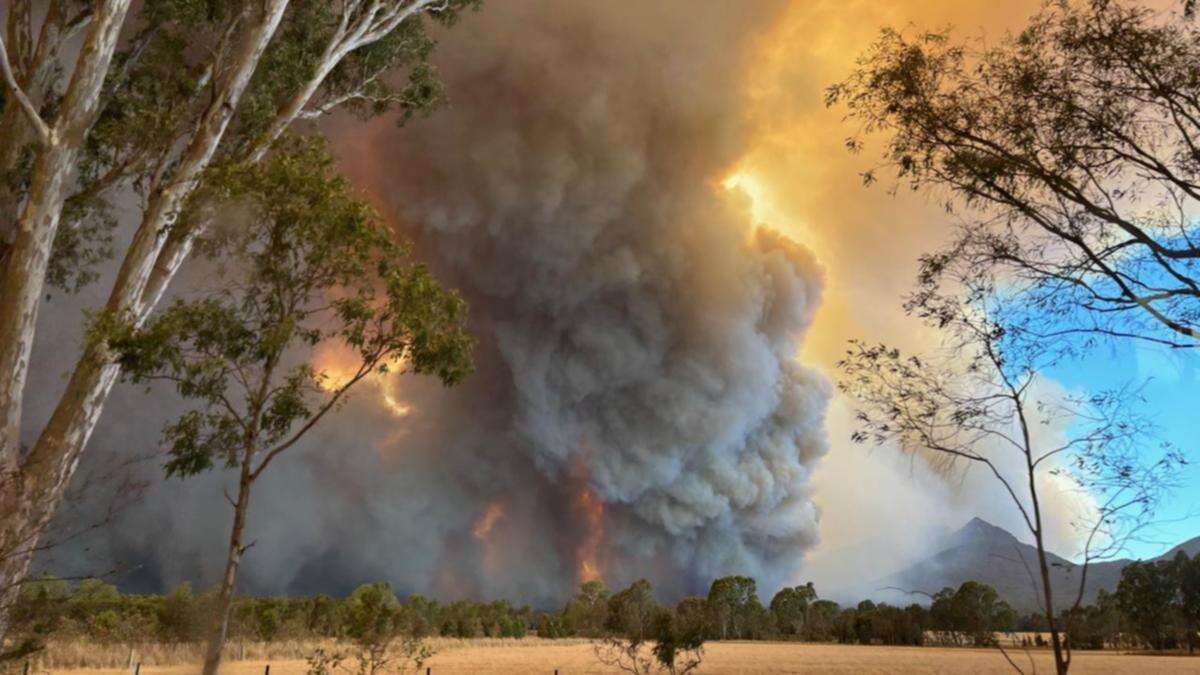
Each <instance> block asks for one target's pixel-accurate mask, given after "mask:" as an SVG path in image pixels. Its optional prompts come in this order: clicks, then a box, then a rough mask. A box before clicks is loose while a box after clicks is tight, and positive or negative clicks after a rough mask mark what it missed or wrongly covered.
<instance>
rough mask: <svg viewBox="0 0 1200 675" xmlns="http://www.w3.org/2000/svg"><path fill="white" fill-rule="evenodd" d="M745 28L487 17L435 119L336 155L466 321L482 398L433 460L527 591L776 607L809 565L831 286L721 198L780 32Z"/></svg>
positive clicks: (646, 10)
mask: <svg viewBox="0 0 1200 675" xmlns="http://www.w3.org/2000/svg"><path fill="white" fill-rule="evenodd" d="M650 4H654V5H656V6H655V7H649V6H646V5H650ZM753 9H754V12H749V11H748V7H747V6H746V5H744V4H743V3H694V2H673V3H664V4H660V3H634V2H620V3H615V2H604V3H582V2H555V3H533V2H508V1H504V2H499V1H498V2H493V3H490V4H489V5H487V6H486V7H485V8H484V11H483V12H482V13H481V14H480V15H478V16H471V17H468V18H467V20H466V21H465V24H464V25H462V26H460V27H458V28H456V29H455V30H454V31H452V32H451V33H450V34H447V35H446V36H445V42H444V43H443V44H442V45H441V46H440V47H439V54H440V55H441V59H442V60H441V64H440V68H441V71H442V73H443V76H444V77H445V78H446V79H447V82H448V91H449V94H450V97H451V104H450V106H449V107H448V108H445V109H442V110H440V111H438V112H437V113H436V114H435V115H433V116H432V117H431V118H430V119H429V120H424V121H419V122H415V123H413V126H412V127H411V128H410V129H407V130H403V131H399V132H397V131H396V130H394V129H393V128H390V127H383V126H378V127H376V128H375V130H374V135H373V136H372V137H370V138H366V139H364V138H355V139H351V138H347V139H345V140H346V143H347V144H348V145H352V146H353V147H355V148H357V149H356V150H351V151H348V152H346V153H345V154H346V155H347V167H348V169H349V170H350V171H351V172H352V173H354V174H355V175H356V177H357V178H358V179H359V180H361V181H362V182H363V183H364V184H365V185H368V186H369V187H370V188H371V189H372V190H373V191H374V192H375V194H376V196H377V197H378V198H379V199H380V200H381V201H383V202H384V203H385V204H386V205H387V209H388V210H389V211H390V212H391V213H392V214H393V215H395V217H396V218H397V220H398V221H399V222H400V223H401V227H404V228H406V229H407V230H408V231H409V233H410V234H411V236H413V237H414V238H415V239H416V240H417V241H418V244H419V246H420V248H421V252H422V255H424V256H425V257H426V258H427V259H430V260H431V261H433V262H434V265H435V267H437V268H438V269H439V271H440V272H442V273H443V274H444V276H446V277H447V281H448V282H450V283H453V284H457V285H458V287H459V288H461V289H462V291H463V293H464V294H465V295H466V296H467V297H468V299H469V301H470V302H471V305H472V310H473V317H474V328H475V330H476V332H477V333H478V334H479V336H480V339H481V343H482V344H481V348H480V353H479V354H478V359H479V361H480V362H481V363H482V367H481V371H480V374H479V376H478V377H477V378H476V379H475V381H473V382H472V383H470V384H469V385H468V386H467V391H466V392H465V393H462V394H454V395H453V398H449V399H448V400H446V401H443V402H441V403H439V404H438V405H437V406H436V412H434V413H431V414H436V416H437V423H436V433H432V432H431V435H430V436H428V437H427V438H426V440H425V441H424V442H426V443H431V442H435V441H433V440H431V439H433V438H437V436H438V435H439V434H441V435H444V438H443V441H439V442H444V444H445V445H446V447H447V448H449V449H448V450H446V452H445V455H444V458H443V461H444V462H446V463H453V464H457V463H461V464H462V465H463V469H462V472H461V475H462V476H463V480H464V481H465V482H468V483H471V484H472V485H473V486H474V489H475V490H476V491H477V492H478V493H479V494H480V503H478V504H471V505H464V506H463V508H464V509H466V508H470V509H473V510H478V511H479V512H480V513H484V511H485V506H484V504H485V503H486V504H493V505H500V504H503V505H505V507H504V512H505V516H504V517H503V518H501V517H499V516H498V514H499V513H500V507H499V506H490V507H486V508H487V509H488V511H487V513H488V514H489V515H484V516H481V517H483V518H484V520H483V521H480V522H482V523H483V524H486V527H485V528H481V526H480V525H477V526H476V533H477V534H479V533H480V532H482V533H485V534H486V533H490V532H492V531H494V530H495V529H496V528H501V527H507V528H508V529H509V530H510V531H514V532H515V531H520V532H524V533H526V537H527V538H528V537H529V534H528V533H531V532H532V533H537V537H540V538H545V539H548V540H550V541H549V543H548V544H547V545H546V546H544V547H542V549H541V550H540V551H537V553H536V555H541V556H543V557H552V558H555V560H553V561H549V560H541V561H537V562H530V561H529V556H530V555H531V552H530V551H529V550H523V551H517V552H512V553H510V554H506V553H505V552H504V551H503V550H499V551H497V550H494V548H495V547H494V545H493V546H492V548H493V550H490V551H488V552H487V554H486V555H487V556H488V557H489V559H490V562H486V563H485V564H484V567H488V566H492V565H494V566H499V567H502V568H504V573H503V574H504V575H507V576H509V577H511V576H517V577H520V576H521V575H527V576H528V577H529V578H525V579H520V580H514V581H513V582H512V583H513V584H517V585H518V586H517V587H518V588H520V589H527V588H528V585H529V584H536V583H541V584H542V585H543V586H544V585H545V583H546V575H547V574H549V575H550V578H551V579H552V580H553V581H554V582H555V584H556V585H557V588H555V589H553V590H554V592H556V593H563V592H566V591H568V590H569V589H570V588H571V587H572V586H573V585H574V584H575V583H576V581H578V580H579V578H581V577H586V576H590V575H592V574H596V573H598V574H599V575H600V576H602V577H603V578H604V579H605V581H607V582H609V583H610V585H615V584H619V583H624V582H626V581H628V580H630V579H631V578H636V577H638V576H649V577H650V578H651V579H652V581H654V582H655V584H656V585H657V586H659V587H660V588H664V589H666V590H667V591H668V592H676V593H683V592H695V591H698V590H701V589H702V587H703V586H704V585H706V584H707V583H708V581H709V580H710V579H711V578H712V577H713V576H715V575H720V574H726V573H733V572H737V573H744V574H752V575H756V576H757V577H758V578H759V579H760V583H761V584H762V585H763V586H764V587H767V588H770V587H772V586H774V585H776V584H779V583H782V582H785V581H789V580H790V573H791V572H793V571H794V570H795V568H796V567H797V566H798V564H799V563H800V561H801V557H802V555H803V553H804V551H805V550H806V549H807V548H808V547H809V546H811V545H812V544H813V543H815V539H816V534H817V518H818V513H817V509H816V508H815V506H814V505H813V503H812V500H811V492H810V488H809V473H810V470H811V467H812V466H813V464H814V463H815V462H816V461H817V460H818V459H819V458H820V456H821V455H822V454H823V453H824V452H825V438H824V430H823V426H822V424H823V415H824V406H825V402H826V399H827V397H828V387H827V385H826V383H825V381H824V379H823V378H821V377H820V376H819V375H818V374H816V373H815V372H813V371H812V370H810V369H807V368H805V367H804V366H802V365H800V364H798V362H797V361H796V354H797V353H798V351H799V346H800V341H801V339H802V337H803V334H804V332H805V330H806V329H807V327H808V325H809V323H810V321H811V318H812V314H813V312H814V311H815V309H816V308H817V306H818V303H819V300H820V289H821V278H820V271H819V269H818V268H817V266H816V264H815V262H814V261H813V260H812V259H811V256H810V255H809V254H808V253H807V251H805V250H804V249H803V248H801V247H799V246H797V245H795V244H794V243H792V242H790V241H788V240H787V239H786V238H784V237H782V236H779V235H776V234H774V233H772V232H770V231H765V230H756V229H755V228H754V224H753V223H752V222H751V220H750V218H749V214H748V211H747V208H746V204H745V203H744V202H743V201H742V200H740V199H738V198H737V197H736V196H735V195H731V194H729V193H728V192H727V191H726V190H725V189H724V188H722V187H721V180H722V178H723V177H724V175H725V174H726V173H727V172H728V171H729V169H730V167H731V166H732V165H733V164H734V163H735V162H736V160H737V158H738V157H739V156H740V155H741V153H742V151H743V150H744V143H745V140H746V139H745V136H744V132H745V130H744V129H743V128H742V127H741V124H742V116H741V110H740V105H741V101H742V100H743V95H744V92H743V91H742V90H741V86H742V80H743V77H744V75H745V72H746V68H747V66H746V64H745V63H743V60H742V55H744V54H746V53H747V51H748V47H749V45H750V41H751V40H752V39H753V38H755V37H756V36H758V35H761V34H762V32H763V31H764V30H765V29H766V27H767V26H768V25H769V24H770V21H771V20H772V18H773V17H774V16H775V14H776V11H777V10H778V7H777V5H776V4H774V3H767V2H764V3H756V4H755V6H754V8H753ZM358 153H364V154H358ZM417 405H418V408H421V404H420V403H418V404H417ZM396 452H399V453H402V452H404V449H403V448H397V449H396ZM597 500H598V502H599V505H600V506H599V508H600V512H601V517H600V518H599V520H598V519H597V516H596V512H597V511H596V508H595V507H594V506H592V504H593V503H594V502H596V501H597ZM581 505H582V506H581ZM601 521H602V522H601ZM597 523H598V524H597ZM598 529H599V532H597V530H598ZM459 554H461V555H469V554H470V551H468V550H462V551H459ZM458 557H459V556H458V555H454V556H451V555H446V556H443V560H450V559H457V558H458ZM447 564H450V563H447ZM480 573H481V574H488V573H489V572H488V571H487V570H486V569H484V570H482V571H481V572H480ZM462 574H464V572H461V571H460V572H459V573H458V576H461V575H462ZM498 578H499V575H498ZM454 582H455V583H462V580H461V579H458V578H456V579H455V580H454ZM505 586H506V584H505V583H504V582H502V581H493V582H490V583H487V584H484V590H489V591H492V592H496V591H500V592H504V591H505V590H506V588H505Z"/></svg>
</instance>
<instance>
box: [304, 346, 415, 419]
mask: <svg viewBox="0 0 1200 675" xmlns="http://www.w3.org/2000/svg"><path fill="white" fill-rule="evenodd" d="M314 360H315V361H316V363H317V372H318V373H319V375H318V386H319V387H320V388H321V389H322V390H324V391H327V392H332V391H337V390H338V389H341V388H342V387H344V386H346V384H347V383H349V382H350V380H351V379H353V378H354V376H355V375H356V374H357V372H358V370H357V364H356V362H355V355H354V353H353V352H351V351H349V350H346V349H336V348H328V349H325V350H323V351H322V352H321V353H319V354H318V355H317V357H316V358H315V359H314ZM403 369H404V362H403V361H399V362H397V363H395V364H392V368H391V371H392V372H391V373H380V372H373V373H370V374H369V375H367V376H366V377H364V378H363V380H362V382H363V383H364V384H365V385H366V386H369V387H373V388H375V389H377V390H378V392H379V400H380V401H381V402H382V403H383V407H384V408H386V409H387V410H388V412H390V413H392V414H393V415H395V416H396V417H406V416H408V414H409V413H411V412H412V406H410V405H409V404H407V403H405V402H404V401H403V400H402V399H401V398H400V397H399V395H398V394H397V392H396V389H397V383H396V379H397V378H395V377H392V376H391V375H393V374H394V373H397V372H402V371H403Z"/></svg>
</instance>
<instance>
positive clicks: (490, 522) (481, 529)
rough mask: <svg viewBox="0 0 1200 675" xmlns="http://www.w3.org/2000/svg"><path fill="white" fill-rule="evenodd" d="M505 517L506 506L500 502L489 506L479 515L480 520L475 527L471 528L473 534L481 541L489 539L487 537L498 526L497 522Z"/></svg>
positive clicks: (476, 521)
mask: <svg viewBox="0 0 1200 675" xmlns="http://www.w3.org/2000/svg"><path fill="white" fill-rule="evenodd" d="M503 517H504V506H503V505H502V504H501V503H500V502H492V503H491V504H488V506H487V509H485V510H484V512H483V513H481V514H479V518H477V519H476V520H475V526H474V527H472V528H471V534H472V535H474V536H475V538H476V539H479V540H481V541H482V540H484V539H487V536H488V535H489V534H491V532H492V528H493V527H495V526H496V521H498V520H500V519H501V518H503Z"/></svg>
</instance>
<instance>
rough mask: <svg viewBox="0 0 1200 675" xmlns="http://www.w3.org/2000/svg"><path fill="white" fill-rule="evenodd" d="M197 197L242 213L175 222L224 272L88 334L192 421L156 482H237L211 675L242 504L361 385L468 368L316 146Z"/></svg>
mask: <svg viewBox="0 0 1200 675" xmlns="http://www.w3.org/2000/svg"><path fill="white" fill-rule="evenodd" d="M201 189H202V191H203V192H204V193H205V194H204V195H203V196H205V197H212V199H211V200H207V201H209V202H210V203H213V204H231V203H232V204H237V205H238V206H239V207H240V208H239V211H240V212H241V215H240V216H238V217H235V218H234V220H235V221H236V222H233V223H223V222H221V220H222V219H221V218H219V217H213V216H212V215H211V214H206V213H204V212H202V211H201V212H195V213H190V214H188V216H187V217H194V218H212V219H213V221H214V224H213V226H212V227H211V228H210V230H209V234H208V235H207V236H206V237H204V238H202V239H200V240H198V242H197V243H198V246H199V248H201V249H202V250H203V252H204V254H205V255H206V256H207V257H209V258H211V259H212V262H213V263H214V264H220V265H221V266H222V268H223V272H222V274H221V277H222V281H221V283H220V284H219V286H218V287H217V288H216V289H213V290H211V291H209V292H203V293H198V294H196V296H195V297H194V298H191V299H188V300H186V301H185V300H178V301H176V302H174V303H173V304H172V305H171V306H170V307H169V308H167V309H165V310H164V311H163V312H161V313H160V314H158V315H156V316H155V317H153V318H152V319H151V320H150V321H148V322H146V323H145V324H144V325H142V326H141V327H138V326H136V325H134V324H132V323H130V322H127V321H125V322H121V321H117V322H115V323H112V324H109V325H102V326H98V327H97V329H98V330H104V331H106V332H107V333H108V334H107V335H106V336H104V339H105V340H106V341H107V342H108V343H109V344H110V345H112V346H113V347H114V348H115V349H116V350H117V351H118V352H119V353H120V354H121V357H120V359H119V360H120V363H121V365H122V366H123V367H124V369H125V373H126V375H127V376H128V377H129V378H131V379H132V380H134V381H137V382H143V381H148V380H155V379H162V380H166V381H169V382H172V383H174V384H175V386H176V388H177V390H178V392H179V393H180V394H181V395H182V396H183V397H184V398H185V399H187V400H189V401H191V402H192V403H193V404H194V405H195V407H194V408H193V409H192V410H190V411H188V412H187V413H185V414H183V415H182V416H181V417H179V418H178V419H177V420H174V421H173V422H171V423H169V424H168V425H167V426H166V428H165V431H164V438H165V440H166V442H167V444H168V446H169V457H170V460H169V461H168V462H167V464H166V473H167V475H168V476H180V477H183V476H189V475H193V474H197V473H200V472H202V471H207V470H209V469H212V468H213V467H214V466H217V465H221V466H224V467H227V468H232V469H234V470H236V471H237V473H238V483H237V490H236V493H235V496H233V497H229V496H228V495H227V499H229V501H230V504H231V505H232V507H233V525H232V528H231V530H230V536H229V546H228V550H227V555H226V562H225V571H224V574H223V575H222V577H221V582H220V585H219V586H218V589H217V595H216V617H215V620H214V626H213V630H212V633H211V637H210V641H209V648H208V651H207V656H206V659H205V666H204V672H205V673H213V672H216V669H217V666H218V664H219V663H220V658H221V649H222V646H223V645H224V641H225V635H226V631H227V627H228V622H229V611H230V607H232V602H233V593H234V587H235V582H236V578H237V571H238V567H239V564H240V562H241V559H242V555H243V554H244V553H245V551H246V548H247V545H246V543H245V527H246V517H247V514H248V511H249V507H250V498H251V490H252V488H253V486H254V484H255V483H256V482H257V481H258V480H259V479H260V478H261V477H262V475H263V472H264V471H266V469H267V468H268V467H269V466H270V465H271V464H272V463H273V462H275V461H276V460H277V459H278V458H279V457H281V456H282V455H283V454H284V453H286V452H287V451H288V450H290V449H292V448H294V447H295V446H296V444H297V443H298V442H300V441H301V439H303V437H304V436H305V434H306V433H308V432H309V431H311V430H312V429H313V428H314V426H315V425H316V424H318V423H319V422H320V421H321V420H322V419H323V418H325V417H326V416H327V415H328V414H329V413H330V412H331V411H333V410H335V409H336V408H337V407H338V405H339V404H340V403H341V402H342V401H343V400H344V398H345V396H346V395H347V393H348V392H349V391H350V389H351V388H353V387H354V386H355V385H356V384H358V383H359V382H361V381H362V380H363V379H364V378H366V377H367V376H369V375H371V374H373V373H386V372H388V371H389V370H390V369H395V368H396V367H402V368H404V369H406V370H407V371H411V372H413V373H426V374H431V375H435V376H436V377H438V378H439V379H440V380H441V381H442V382H443V383H445V384H447V385H452V384H456V383H457V382H459V381H460V380H461V379H462V378H463V377H464V376H465V375H466V374H467V373H468V372H469V370H470V368H471V355H470V352H471V340H470V338H469V337H468V336H467V333H466V331H465V329H464V326H463V323H464V321H465V311H464V305H463V302H462V301H461V300H460V299H459V298H458V296H457V295H455V294H454V293H452V292H447V291H445V290H443V289H442V288H441V287H440V286H439V285H438V283H437V282H436V281H435V280H434V279H433V278H432V276H431V275H430V274H429V272H428V271H426V269H425V268H424V267H423V266H421V265H418V264H414V263H413V262H411V260H410V259H409V257H408V252H407V250H406V249H405V248H404V247H403V246H402V245H400V244H399V243H398V242H397V241H396V240H395V239H394V235H393V234H392V233H391V231H390V229H389V228H388V227H386V226H385V225H384V224H382V223H380V222H379V220H378V218H377V217H376V216H375V214H374V213H373V212H372V210H371V208H370V207H369V206H367V205H365V204H364V203H362V202H361V201H360V200H358V199H356V198H355V197H354V196H353V195H352V193H351V190H350V187H349V185H347V183H346V181H345V180H344V179H342V178H340V177H339V176H337V174H336V173H335V171H334V169H333V163H332V160H331V159H329V158H328V156H327V155H326V154H325V151H324V148H323V147H322V143H320V142H319V141H317V140H313V139H288V140H287V141H286V142H284V143H283V144H282V145H281V146H277V147H276V149H275V150H273V151H272V152H271V153H269V154H268V155H267V157H266V159H265V160H264V161H263V162H261V163H258V164H239V165H236V166H234V167H232V168H229V169H225V170H220V171H215V172H213V173H212V174H211V175H210V176H208V178H207V179H206V181H205V185H204V187H203V188H201ZM207 193H218V194H213V195H209V194H207ZM248 222H252V223H257V225H256V226H254V227H247V226H246V223H248ZM326 345H336V346H339V347H341V348H344V349H346V350H347V351H348V352H349V353H350V354H352V357H350V362H349V363H348V364H344V365H345V366H346V367H347V368H348V371H349V373H350V374H349V375H348V376H346V377H341V378H338V379H333V378H331V377H329V376H328V375H326V374H325V373H324V372H322V371H321V370H319V368H318V366H317V364H316V363H315V362H314V350H316V349H317V348H319V347H322V346H326Z"/></svg>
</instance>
